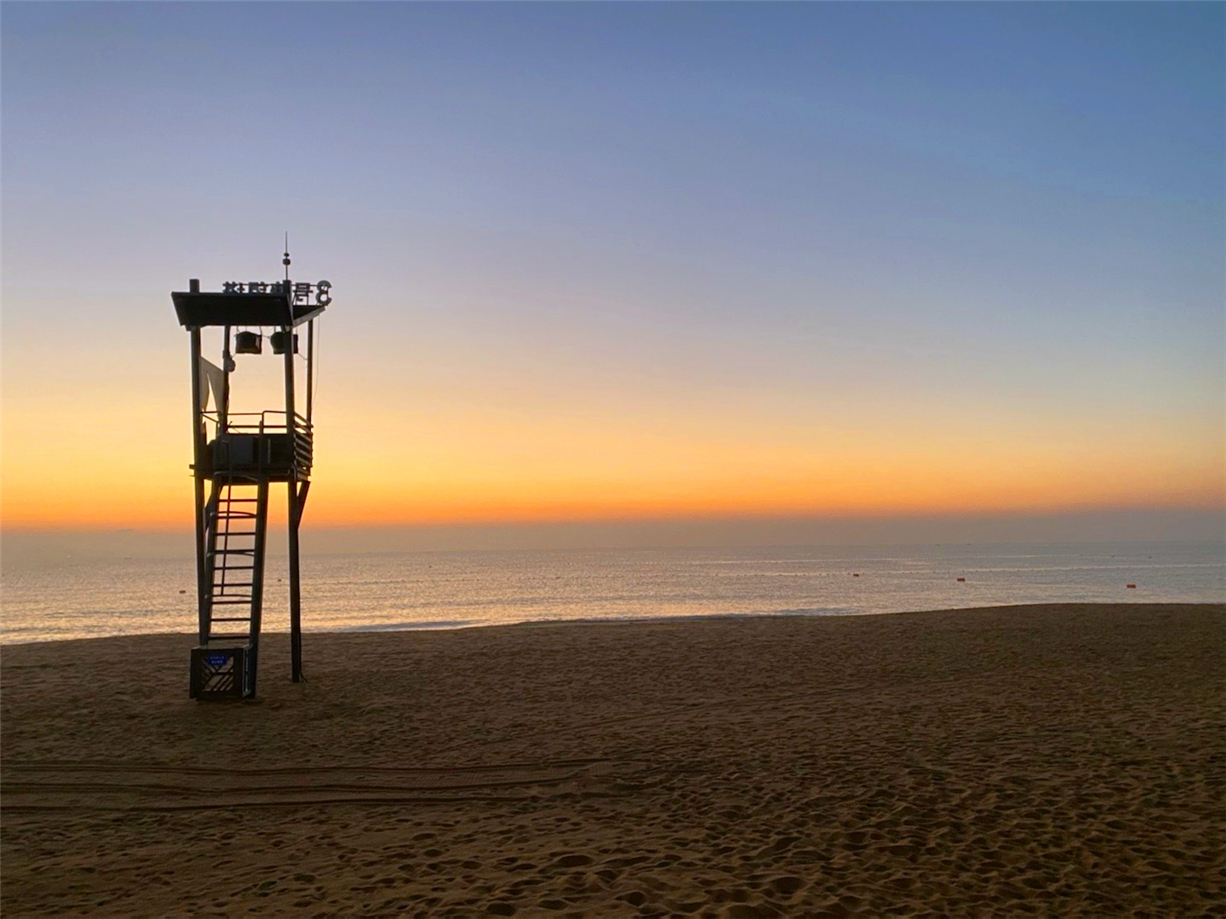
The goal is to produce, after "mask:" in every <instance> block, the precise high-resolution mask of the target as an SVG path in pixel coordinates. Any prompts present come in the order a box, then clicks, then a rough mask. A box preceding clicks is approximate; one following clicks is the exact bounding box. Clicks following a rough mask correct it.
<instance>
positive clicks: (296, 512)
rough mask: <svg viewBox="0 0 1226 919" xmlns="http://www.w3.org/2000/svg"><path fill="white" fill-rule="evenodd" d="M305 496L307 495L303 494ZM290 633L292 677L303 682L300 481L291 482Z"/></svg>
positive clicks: (295, 680) (291, 480) (289, 501)
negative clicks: (299, 531)
mask: <svg viewBox="0 0 1226 919" xmlns="http://www.w3.org/2000/svg"><path fill="white" fill-rule="evenodd" d="M303 497H305V495H304V496H303ZM288 499H289V500H288V504H289V521H288V523H289V634H290V671H291V675H290V678H291V679H292V680H293V681H294V682H295V683H301V682H302V590H301V585H300V584H299V581H298V576H299V570H300V569H299V565H298V523H299V522H300V521H301V520H302V511H301V508H300V507H299V497H298V483H297V482H295V481H294V480H293V479H290V483H289V495H288Z"/></svg>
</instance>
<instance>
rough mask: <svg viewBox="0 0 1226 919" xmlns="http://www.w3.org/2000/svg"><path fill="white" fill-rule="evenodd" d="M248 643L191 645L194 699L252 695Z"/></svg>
mask: <svg viewBox="0 0 1226 919" xmlns="http://www.w3.org/2000/svg"><path fill="white" fill-rule="evenodd" d="M250 662H251V649H250V648H249V647H247V646H243V645H240V646H237V647H232V648H217V647H213V648H210V647H208V646H207V645H199V646H197V647H195V648H192V677H191V697H192V698H193V699H245V698H247V697H248V696H250V695H251V683H252V680H251V676H250V673H249V669H250V668H249V664H250Z"/></svg>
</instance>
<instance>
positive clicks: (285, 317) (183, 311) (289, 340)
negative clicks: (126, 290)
mask: <svg viewBox="0 0 1226 919" xmlns="http://www.w3.org/2000/svg"><path fill="white" fill-rule="evenodd" d="M284 264H285V266H286V271H285V273H286V278H285V280H284V281H277V282H273V283H266V282H262V281H249V282H227V283H226V284H225V285H223V290H222V292H221V293H209V292H201V290H200V282H199V281H198V280H194V279H193V280H192V281H191V282H190V285H189V290H188V291H186V292H182V291H177V292H174V293H172V294H171V298H172V299H173V300H174V305H175V312H176V313H177V314H178V317H179V323H180V324H181V325H183V326H184V327H185V328H186V329H187V331H188V332H189V333H190V335H191V363H192V368H191V369H192V448H193V457H194V460H193V464H192V471H193V473H194V477H195V486H196V491H195V504H196V578H197V585H196V589H197V605H198V612H199V645H198V646H197V647H196V648H193V649H192V656H191V695H192V698H194V699H209V698H218V697H240V698H241V697H250V696H254V695H255V688H256V666H257V663H258V656H259V641H260V614H261V609H262V605H263V594H264V554H265V552H264V550H265V545H266V542H267V539H266V536H267V530H268V490H269V485H270V484H271V483H273V482H284V483H286V485H287V486H288V487H287V495H288V505H289V515H288V516H289V520H288V524H289V525H288V534H289V609H290V642H291V652H292V661H293V663H292V677H293V680H294V682H295V683H297V682H300V681H301V680H302V615H301V612H302V611H301V593H300V589H299V563H298V528H299V525H300V524H301V523H302V511H303V508H304V506H305V505H306V499H307V493H308V491H309V490H310V487H311V481H310V475H311V458H312V449H313V435H312V421H311V419H312V407H313V406H312V397H313V392H312V390H313V389H314V373H315V371H314V365H315V319H316V317H318V316H319V314H320V313H322V312H323V310H324V307H326V306H327V305H328V304H329V303H331V302H332V299H331V284H329V283H328V282H327V281H320V282H318V283H317V284H304V283H293V282H291V281H290V280H289V264H290V259H289V252H286V253H285V258H284ZM304 323H305V324H306V327H307V336H306V405H305V413H299V412H298V410H297V406H296V404H295V398H294V395H295V393H294V356H295V354H296V353H297V351H298V335H297V333H296V332H295V331H294V329H295V328H297V327H298V326H301V325H302V324H304ZM209 327H218V328H220V329H221V330H222V349H221V366H220V367H219V366H217V365H215V364H213V363H212V362H210V361H208V360H207V359H205V358H204V357H203V356H202V355H201V330H202V329H205V328H209ZM266 328H272V329H275V330H276V331H274V332H272V334H271V335H270V336H269V344H270V345H271V349H272V351H273V353H274V354H278V355H281V356H282V357H283V360H284V373H285V407H284V409H275V410H274V409H270V410H267V411H261V412H247V413H240V414H232V413H231V412H230V374H231V373H232V372H233V370H234V368H235V363H234V357H233V355H232V354H231V351H230V347H231V337H232V333H234V330H235V329H243V331H239V332H237V333H234V334H233V338H234V341H233V344H234V353H235V354H261V353H262V351H263V337H264V336H263V330H264V329H266ZM252 329H255V330H257V331H251V330H252ZM210 391H211V392H212V395H213V401H214V409H213V410H212V411H209V410H208V397H209V393H210Z"/></svg>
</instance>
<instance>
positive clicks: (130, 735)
mask: <svg viewBox="0 0 1226 919" xmlns="http://www.w3.org/2000/svg"><path fill="white" fill-rule="evenodd" d="M1224 635H1226V607H1223V606H1221V605H1161V606H1156V605H1143V604H1135V605H1134V604H1128V605H1061V606H1033V607H1011V608H1003V609H988V610H962V611H951V612H929V613H914V614H903V615H891V616H877V617H857V618H824V619H823V618H771V619H745V620H698V621H693V620H691V621H683V622H659V623H650V624H643V623H637V624H607V625H558V626H544V625H537V626H514V627H507V628H490V629H476V630H468V631H457V632H430V633H420V632H419V633H412V632H401V633H380V634H372V633H367V634H350V635H312V634H308V635H307V638H306V673H307V677H308V679H309V682H307V683H305V684H300V685H294V684H291V683H289V682H288V679H287V675H288V670H289V666H288V659H287V647H286V646H287V645H288V638H287V637H286V636H284V635H268V636H266V637H265V643H264V646H263V649H262V655H263V659H262V662H261V686H260V696H259V698H258V699H257V700H256V701H254V702H249V703H235V704H224V703H223V704H201V703H194V702H191V701H190V700H188V698H187V693H186V690H187V655H188V649H189V648H190V646H191V644H192V640H191V638H190V637H186V636H152V637H142V638H123V639H102V640H96V641H77V642H60V643H54V644H38V645H20V646H6V647H5V648H4V649H3V651H2V652H0V676H2V696H0V702H2V711H0V741H2V747H0V751H2V752H0V779H2V782H3V787H2V788H0V844H2V852H0V881H2V886H0V911H2V912H3V915H4V916H5V917H6V919H9V917H17V916H48V915H56V914H59V915H82V914H93V915H110V916H171V915H188V914H199V915H218V916H242V915H250V914H262V915H269V916H320V917H323V916H334V915H368V916H385V915H392V914H396V913H397V912H404V913H405V914H408V915H429V916H441V915H457V916H469V915H520V916H565V915H615V916H621V915H626V916H633V915H644V916H665V915H688V916H728V917H740V916H746V917H748V916H776V915H794V916H849V915H863V916H879V915H928V916H1014V915H1026V914H1036V915H1060V916H1075V915H1084V916H1155V917H1157V916H1199V915H1223V914H1224V913H1226V877H1224V871H1226V868H1224V861H1226V855H1224V852H1226V845H1224V828H1226V812H1224V800H1226V798H1224V795H1226V689H1224V687H1226V666H1224V654H1223V636H1224Z"/></svg>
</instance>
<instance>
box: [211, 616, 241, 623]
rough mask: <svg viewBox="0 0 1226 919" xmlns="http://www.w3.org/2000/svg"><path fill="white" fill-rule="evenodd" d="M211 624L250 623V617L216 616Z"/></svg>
mask: <svg viewBox="0 0 1226 919" xmlns="http://www.w3.org/2000/svg"><path fill="white" fill-rule="evenodd" d="M209 621H210V622H250V621H251V617H250V616H214V617H213V618H212V619H211V620H209Z"/></svg>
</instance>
